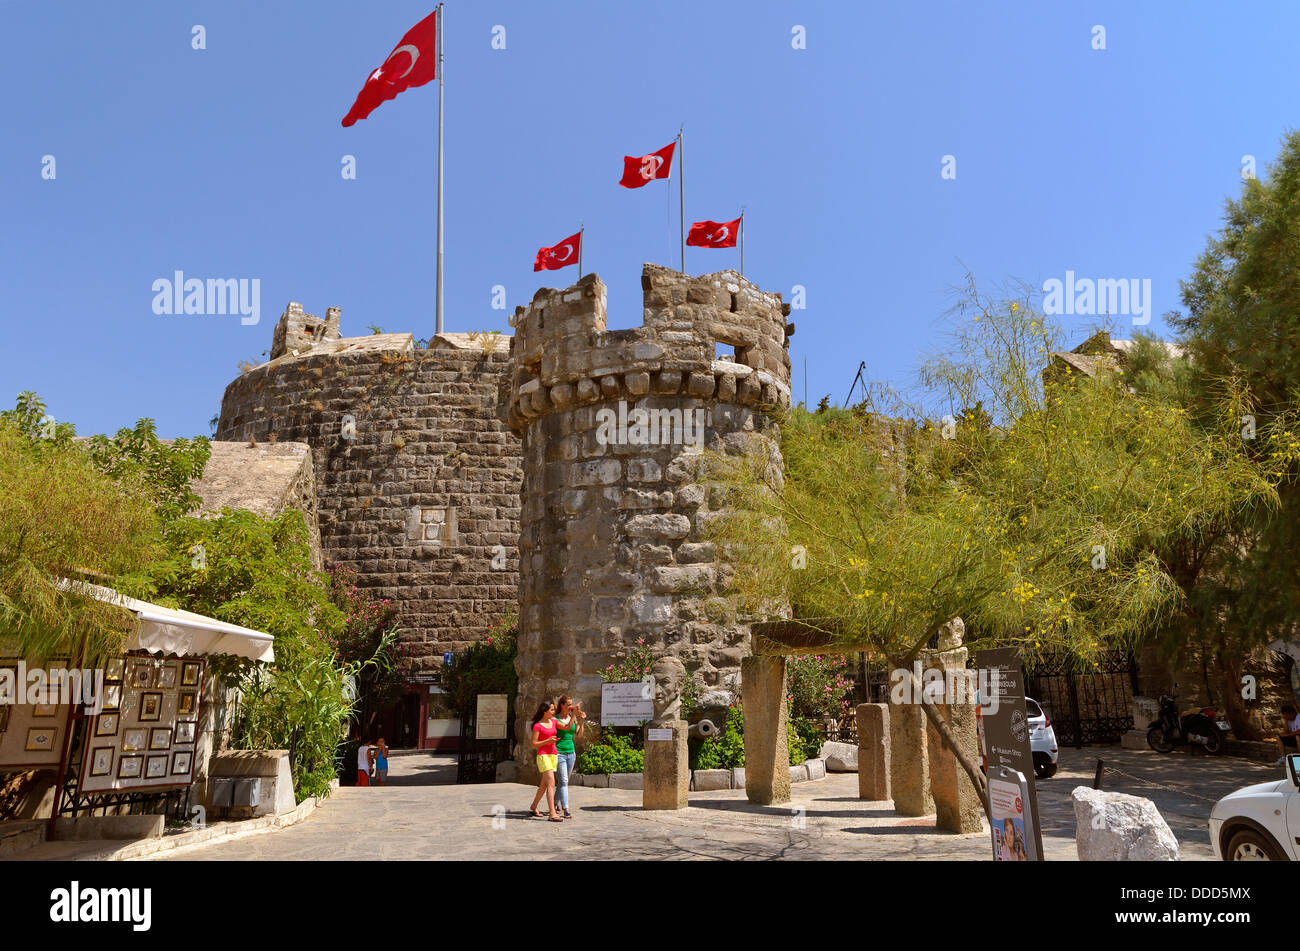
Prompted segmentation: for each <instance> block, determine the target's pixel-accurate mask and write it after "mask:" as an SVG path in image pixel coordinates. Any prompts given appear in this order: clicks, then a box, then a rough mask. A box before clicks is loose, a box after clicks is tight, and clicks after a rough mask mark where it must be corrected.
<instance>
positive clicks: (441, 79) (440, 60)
mask: <svg viewBox="0 0 1300 951" xmlns="http://www.w3.org/2000/svg"><path fill="white" fill-rule="evenodd" d="M442 6H443V5H442V4H441V3H440V4H438V276H437V284H438V287H437V292H438V304H437V308H438V310H437V315H436V321H437V331H436V332H437V333H442V90H443V87H445V86H446V85H447V83H446V78H445V77H444V75H443V72H444V70H443V57H442Z"/></svg>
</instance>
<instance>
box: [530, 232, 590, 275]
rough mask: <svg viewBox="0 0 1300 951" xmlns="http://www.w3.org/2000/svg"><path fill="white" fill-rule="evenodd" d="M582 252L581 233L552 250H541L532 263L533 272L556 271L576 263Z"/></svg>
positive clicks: (573, 235) (571, 236)
mask: <svg viewBox="0 0 1300 951" xmlns="http://www.w3.org/2000/svg"><path fill="white" fill-rule="evenodd" d="M581 250H582V232H581V231H579V232H578V233H577V234H571V235H569V236H568V237H567V238H565V239H564V240H563V241H561V242H560V243H559V244H557V245H556V246H555V247H553V248H542V249H541V250H540V251H538V252H537V260H536V261H534V262H533V270H534V271H558V270H559V269H560V268H562V267H568V266H569V265H570V264H577V263H578V254H579V253H580V252H581Z"/></svg>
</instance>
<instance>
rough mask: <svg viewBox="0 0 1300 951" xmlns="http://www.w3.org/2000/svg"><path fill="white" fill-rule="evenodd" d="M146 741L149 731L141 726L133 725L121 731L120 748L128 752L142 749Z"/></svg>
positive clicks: (147, 740)
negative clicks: (131, 727)
mask: <svg viewBox="0 0 1300 951" xmlns="http://www.w3.org/2000/svg"><path fill="white" fill-rule="evenodd" d="M148 742H149V731H148V730H146V729H143V728H141V727H134V728H133V729H130V730H126V731H124V732H123V733H122V749H123V750H125V751H126V752H128V753H133V752H135V751H136V750H142V749H144V748H145V745H146V744H147V743H148Z"/></svg>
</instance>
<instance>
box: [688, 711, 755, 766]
mask: <svg viewBox="0 0 1300 951" xmlns="http://www.w3.org/2000/svg"><path fill="white" fill-rule="evenodd" d="M744 765H745V715H744V712H743V711H742V710H741V707H740V704H738V703H733V704H732V705H731V706H730V707H729V708H728V709H727V723H726V725H725V726H724V727H723V728H722V735H721V736H719V737H716V738H713V739H708V740H704V741H703V742H701V743H700V744H699V746H698V748H697V749H696V750H695V756H694V763H693V765H692V766H691V768H692V769H735V768H737V767H740V766H744Z"/></svg>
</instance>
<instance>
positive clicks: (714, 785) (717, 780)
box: [694, 769, 731, 792]
mask: <svg viewBox="0 0 1300 951" xmlns="http://www.w3.org/2000/svg"><path fill="white" fill-rule="evenodd" d="M694 776H695V790H696V792H704V791H711V790H715V789H730V788H731V770H729V769H697V770H696V771H695V773H694Z"/></svg>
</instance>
